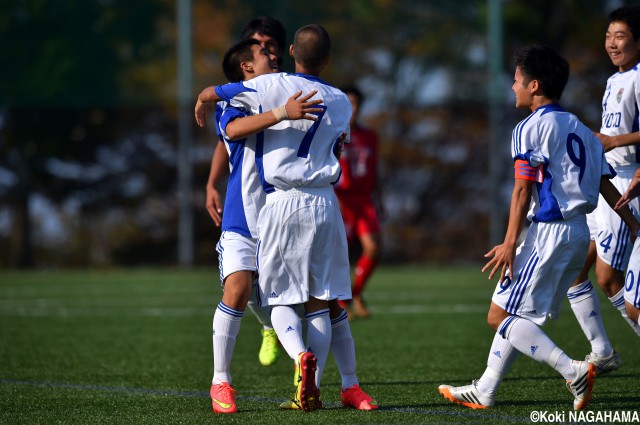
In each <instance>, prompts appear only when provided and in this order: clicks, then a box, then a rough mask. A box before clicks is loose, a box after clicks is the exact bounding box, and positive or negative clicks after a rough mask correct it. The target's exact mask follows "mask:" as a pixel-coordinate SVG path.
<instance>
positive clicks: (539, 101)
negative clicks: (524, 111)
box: [529, 96, 557, 112]
mask: <svg viewBox="0 0 640 425" xmlns="http://www.w3.org/2000/svg"><path fill="white" fill-rule="evenodd" d="M552 103H557V101H555V100H553V99H549V98H547V97H543V96H536V97H534V98H533V102H531V106H530V107H529V108H530V109H531V112H533V111H535V110H536V109H538V108H540V107H541V106H545V105H550V104H552Z"/></svg>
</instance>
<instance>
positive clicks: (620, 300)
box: [609, 288, 640, 336]
mask: <svg viewBox="0 0 640 425" xmlns="http://www.w3.org/2000/svg"><path fill="white" fill-rule="evenodd" d="M609 301H611V304H613V306H614V307H615V308H617V309H618V311H619V312H620V314H621V315H622V317H624V320H626V321H627V323H628V324H629V326H631V329H633V331H634V332H635V333H636V334H637V335H638V336H640V326H639V325H638V324H637V323H635V322H634V321H633V320H631V319H629V316H628V315H627V308H626V307H625V303H624V288H622V289H621V290H620V291H619V292H618V293H617V294H615V295H614V296H613V297H611V298H609Z"/></svg>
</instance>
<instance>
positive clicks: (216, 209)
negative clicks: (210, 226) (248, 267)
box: [206, 140, 229, 227]
mask: <svg viewBox="0 0 640 425" xmlns="http://www.w3.org/2000/svg"><path fill="white" fill-rule="evenodd" d="M227 164H229V153H228V152H227V149H226V148H225V146H224V143H223V142H222V141H220V140H219V141H218V143H217V146H216V149H215V151H214V153H213V157H212V158H211V169H210V170H209V179H208V180H207V186H206V194H207V201H206V207H207V211H208V212H209V215H210V216H211V219H213V222H214V223H215V225H216V226H218V227H220V225H221V224H222V208H223V204H222V200H221V197H220V192H219V191H218V183H219V182H220V180H221V178H222V176H223V175H224V174H225V173H226V170H227Z"/></svg>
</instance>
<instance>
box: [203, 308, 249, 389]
mask: <svg viewBox="0 0 640 425" xmlns="http://www.w3.org/2000/svg"><path fill="white" fill-rule="evenodd" d="M243 314H244V310H234V309H233V308H231V307H228V306H226V305H225V304H224V303H223V302H222V301H221V302H220V304H218V308H216V312H215V314H214V315H213V380H212V381H211V383H212V384H214V385H217V384H220V383H221V382H228V383H229V384H231V374H230V372H229V366H230V365H231V357H232V356H233V349H234V347H235V346H236V338H237V337H238V333H239V332H240V322H241V320H242V315H243Z"/></svg>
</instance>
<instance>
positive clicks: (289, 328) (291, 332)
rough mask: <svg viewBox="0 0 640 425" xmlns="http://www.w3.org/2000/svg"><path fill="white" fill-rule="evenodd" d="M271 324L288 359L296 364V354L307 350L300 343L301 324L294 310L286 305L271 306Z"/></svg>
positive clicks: (302, 343)
mask: <svg viewBox="0 0 640 425" xmlns="http://www.w3.org/2000/svg"><path fill="white" fill-rule="evenodd" d="M271 324H272V325H273V329H275V331H276V334H277V335H278V339H279V340H280V343H281V344H282V346H283V347H284V349H285V351H286V352H287V354H288V355H289V357H291V358H292V359H293V360H295V361H296V362H297V361H298V354H300V353H302V352H303V351H307V349H306V348H305V346H304V342H303V341H302V322H301V321H300V318H299V317H298V315H297V314H296V311H295V309H294V308H293V307H291V306H286V305H276V306H273V307H272V308H271Z"/></svg>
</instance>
